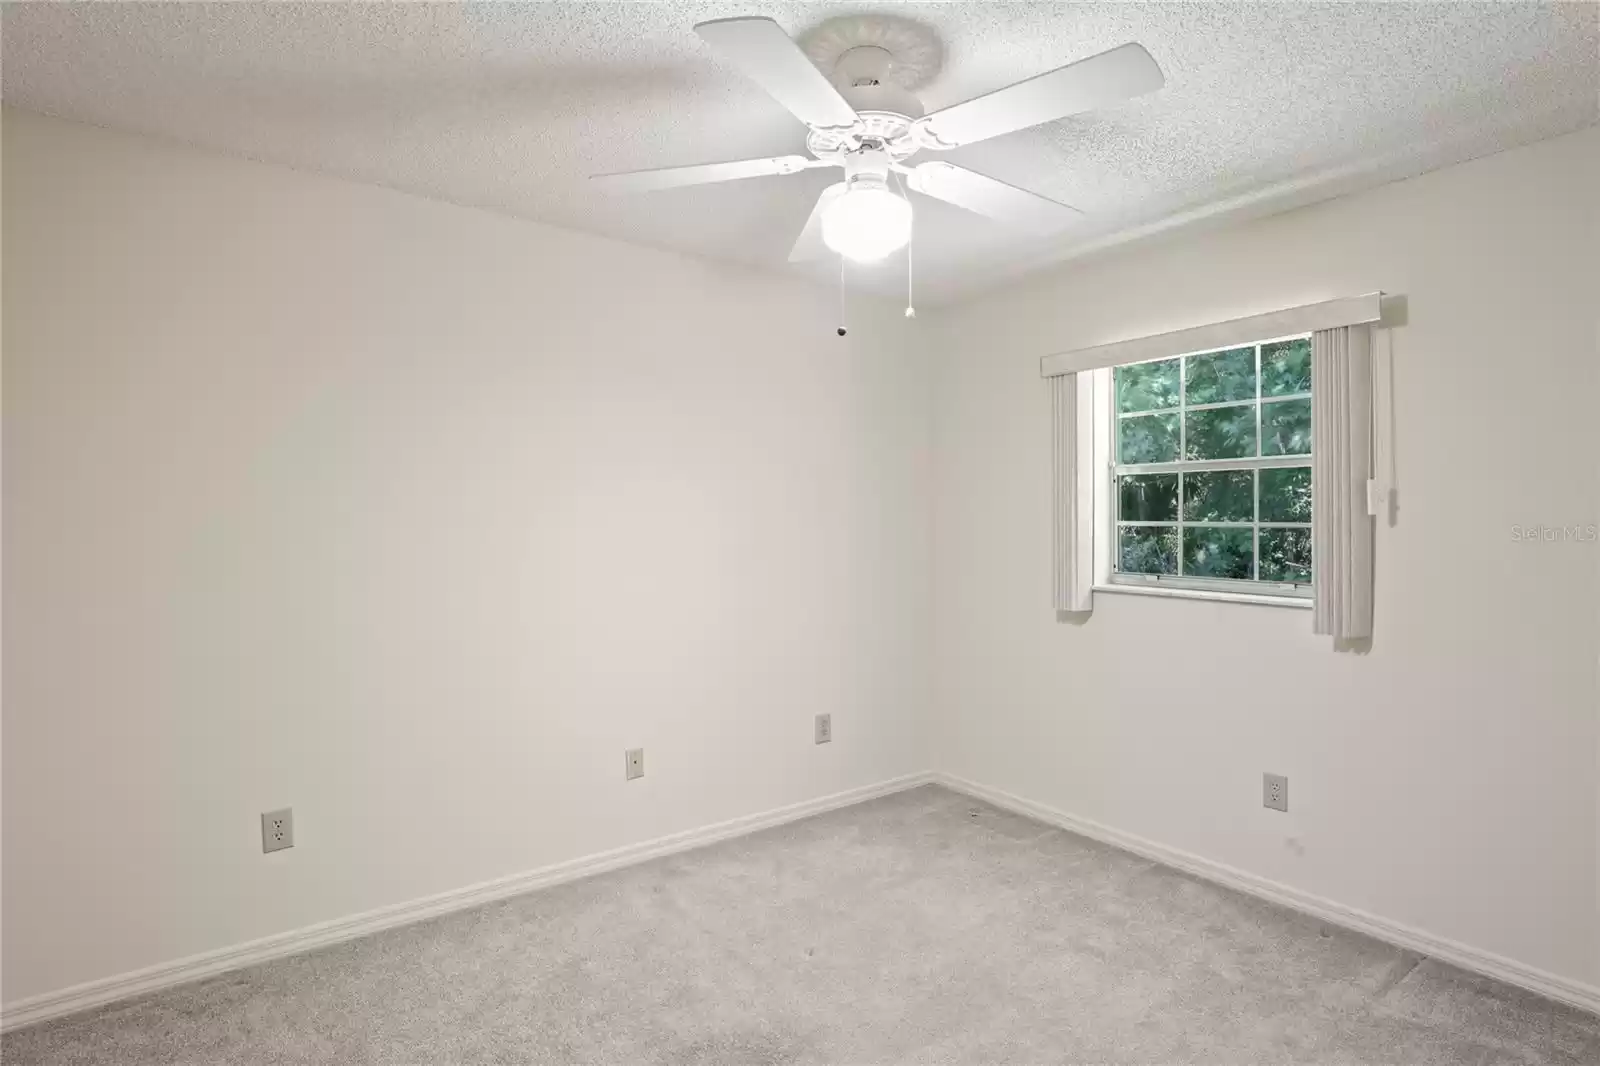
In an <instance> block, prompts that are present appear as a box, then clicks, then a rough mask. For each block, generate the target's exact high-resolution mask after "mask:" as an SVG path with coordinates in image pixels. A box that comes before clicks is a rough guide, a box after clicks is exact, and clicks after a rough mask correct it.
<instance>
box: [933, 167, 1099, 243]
mask: <svg viewBox="0 0 1600 1066" xmlns="http://www.w3.org/2000/svg"><path fill="white" fill-rule="evenodd" d="M907 180H908V183H909V184H910V186H911V187H912V188H913V189H915V190H916V191H917V192H920V193H922V194H924V195H925V196H932V197H935V198H937V199H940V200H944V201H946V202H947V203H952V204H955V205H956V206H957V207H964V208H966V209H967V210H968V211H972V212H974V213H976V214H979V215H983V216H985V217H987V218H992V219H994V220H995V221H997V222H1004V223H1006V224H1007V225H1010V226H1015V227H1017V228H1018V229H1023V230H1054V229H1059V228H1061V227H1062V226H1064V225H1070V224H1071V223H1072V222H1074V221H1076V220H1077V219H1079V218H1081V217H1083V212H1082V211H1079V210H1078V209H1077V208H1076V207H1068V206H1067V205H1066V204H1058V203H1056V202H1055V201H1054V200H1047V199H1045V198H1044V197H1043V196H1040V195H1039V194H1038V193H1031V192H1029V191H1028V190H1026V189H1019V188H1017V187H1016V186H1015V185H1007V184H1006V183H1005V182H1003V181H998V180H996V179H995V178H990V177H985V176H984V175H982V174H979V173H977V172H975V171H971V170H967V169H965V168H964V167H958V166H956V165H955V164H954V163H946V162H944V161H943V160H935V161H933V162H929V163H922V164H919V165H918V166H914V167H909V168H907Z"/></svg>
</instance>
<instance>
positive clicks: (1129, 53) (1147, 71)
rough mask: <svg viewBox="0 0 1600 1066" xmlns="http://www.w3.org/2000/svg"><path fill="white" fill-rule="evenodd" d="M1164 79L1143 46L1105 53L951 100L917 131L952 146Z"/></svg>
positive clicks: (1112, 99)
mask: <svg viewBox="0 0 1600 1066" xmlns="http://www.w3.org/2000/svg"><path fill="white" fill-rule="evenodd" d="M1165 84H1166V78H1165V77H1164V76H1163V75H1162V73H1161V68H1160V67H1159V66H1157V65H1156V61H1155V60H1154V59H1152V58H1150V53H1149V52H1146V51H1145V50H1144V46H1143V45H1138V44H1125V45H1122V46H1121V47H1120V48H1113V49H1111V51H1109V52H1101V53H1100V54H1099V55H1097V56H1090V57H1089V58H1088V59H1080V60H1078V61H1077V62H1076V63H1069V64H1068V65H1067V66H1064V67H1061V68H1059V69H1057V70H1052V71H1050V72H1049V73H1048V74H1040V75H1039V76H1038V77H1035V78H1029V79H1028V80H1027V81H1019V82H1017V83H1016V84H1015V85H1008V86H1006V87H1005V88H1004V89H996V90H995V91H994V92H992V93H988V94H987V95H984V96H979V97H976V98H975V99H972V100H968V101H967V102H965V103H961V104H954V105H952V106H950V107H947V108H945V109H944V110H942V111H935V112H934V113H933V114H931V115H929V116H927V117H926V118H924V119H921V120H920V121H918V123H917V128H918V130H919V131H920V132H921V133H922V134H923V135H924V136H926V137H928V138H929V140H930V142H931V143H932V144H935V145H937V146H938V147H940V148H955V147H956V146H958V145H963V144H971V143H973V142H974V141H984V140H988V139H989V138H990V137H998V136H1000V135H1001V134H1002V133H1011V132H1013V131H1015V130H1023V129H1027V128H1028V127H1029V126H1037V125H1039V124H1040V123H1041V122H1053V121H1054V120H1056V119H1058V118H1065V117H1066V116H1068V115H1076V114H1078V113H1079V112H1080V111H1092V110H1094V109H1095V108H1097V107H1110V106H1111V105H1112V104H1120V103H1121V102H1122V101H1124V100H1131V99H1132V98H1133V97H1135V96H1143V95H1144V94H1145V93H1148V92H1154V91H1155V90H1156V89H1159V88H1161V86H1163V85H1165Z"/></svg>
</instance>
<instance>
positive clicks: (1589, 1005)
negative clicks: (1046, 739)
mask: <svg viewBox="0 0 1600 1066" xmlns="http://www.w3.org/2000/svg"><path fill="white" fill-rule="evenodd" d="M932 776H933V780H934V781H935V783H937V784H941V785H944V786H945V787H946V788H950V789H954V790H955V791H957V792H962V793H965V794H966V795H968V796H972V797H973V798H974V799H980V800H983V801H984V802H986V803H991V804H993V805H994V806H996V807H1001V808H1004V809H1005V810H1009V811H1014V812H1016V813H1017V814H1021V815H1026V816H1027V817H1029V818H1033V819H1036V820H1038V821H1041V822H1045V823H1048V824H1050V825H1054V826H1058V827H1060V828H1062V829H1066V830H1068V831H1070V832H1073V833H1077V834H1078V835H1080V836H1085V837H1088V838H1090V839H1091V840H1098V841H1100V842H1101V843H1103V844H1110V845H1111V846H1112V847H1114V848H1120V849H1121V850H1123V851H1128V852H1132V853H1133V854H1135V855H1139V856H1142V857H1143V858H1146V859H1150V860H1151V861H1153V862H1158V863H1160V864H1161V865H1163V866H1171V867H1173V868H1175V869H1178V870H1182V871H1184V872H1185V873H1190V874H1193V875H1194V876H1196V877H1199V878H1202V879H1204V880H1207V881H1211V882H1214V883H1216V884H1219V885H1223V886H1225V887H1227V888H1232V889H1236V890H1237V891H1239V892H1243V893H1245V894H1246V895H1250V896H1255V897H1257V898H1259V899H1264V900H1267V901H1268V902H1271V903H1276V904H1278V905H1279V906H1283V907H1288V908H1289V909H1290V910H1295V911H1299V912H1301V913H1302V914H1309V915H1311V916H1312V917H1314V918H1320V919H1322V920H1323V921H1325V922H1328V923H1329V924H1330V925H1337V926H1341V927H1343V928H1345V929H1352V930H1355V931H1356V932H1358V933H1364V934H1366V935H1367V936H1370V937H1372V938H1374V939H1376V940H1382V941H1385V942H1387V943H1390V944H1393V945H1395V946H1396V947H1401V948H1405V949H1406V950H1408V951H1415V952H1417V953H1418V954H1421V955H1427V956H1430V957H1431V958H1435V959H1438V960H1439V961H1441V962H1447V963H1449V964H1450V965H1452V966H1458V967H1460V968H1461V969H1463V970H1470V971H1471V972H1473V973H1477V974H1482V975H1483V976H1485V977H1493V978H1495V979H1496V980H1498V981H1504V982H1505V983H1506V984H1509V985H1516V986H1517V987H1519V988H1524V989H1527V990H1528V991H1530V992H1536V993H1538V994H1539V995H1542V996H1546V997H1548V998H1550V999H1554V1000H1559V1001H1560V1002H1562V1003H1568V1004H1571V1005H1572V1006H1574V1007H1579V1008H1581V1009H1583V1010H1587V1011H1591V1012H1593V1013H1595V1014H1600V987H1596V986H1594V985H1588V984H1584V983H1582V982H1581V981H1574V980H1571V979H1570V978H1566V977H1561V976H1558V975H1556V974H1553V973H1548V972H1546V971H1544V970H1538V969H1535V968H1534V967H1532V966H1525V965H1523V964H1522V963H1520V962H1516V961H1514V960H1512V959H1508V958H1505V957H1504V956H1501V955H1495V954H1493V953H1491V952H1487V951H1482V950H1480V949H1478V948H1475V947H1472V946H1470V945H1468V944H1462V943H1459V942H1457V941H1454V940H1447V939H1445V938H1444V937H1440V936H1435V935H1433V934H1432V933H1428V932H1424V931H1423V930H1421V929H1414V928H1412V927H1411V926H1408V925H1401V924H1400V923H1399V922H1392V921H1390V920H1389V919H1387V918H1380V917H1379V916H1377V915H1375V914H1368V913H1367V912H1366V911H1361V910H1356V909H1355V908H1354V907H1346V906H1344V905H1343V904H1341V903H1335V902H1333V901H1332V900H1328V899H1323V898H1322V897H1320V896H1313V895H1311V894H1310V893H1308V892H1302V891H1301V890H1300V889H1297V888H1291V887H1289V886H1288V885H1285V884H1280V883H1279V882H1277V881H1269V880H1267V879H1266V878H1264V877H1257V876H1256V875H1255V874H1251V873H1246V872H1245V871H1243V870H1237V869H1234V868H1233V867H1232V866H1227V865H1224V864H1223V863H1220V862H1213V861H1212V860H1210V859H1204V858H1201V857H1200V856H1198V855H1193V854H1190V853H1189V852H1186V851H1179V850H1178V849H1177V848H1171V847H1168V846H1167V845H1165V844H1158V843H1156V842H1155V841H1152V840H1145V839H1144V838H1143V837H1137V836H1134V835H1133V834H1131V833H1124V832H1122V831H1121V830H1120V829H1112V828H1111V827H1110V826H1105V825H1100V824H1099V823H1098V822H1091V821H1089V820H1088V819H1086V818H1079V817H1077V816H1076V815H1071V814H1067V813H1065V812H1064V811H1058V810H1056V809H1055V808H1053V807H1047V806H1045V805H1044V804H1042V803H1035V802H1033V801H1032V800H1026V799H1023V798H1022V797H1020V796H1014V795H1012V794H1011V793H1009V792H1002V791H1001V790H1000V789H997V788H990V787H988V786H987V785H980V784H978V783H977V782H975V781H968V780H966V779H965V778H961V777H956V776H955V775H953V774H947V773H943V772H938V773H935V774H933V775H932Z"/></svg>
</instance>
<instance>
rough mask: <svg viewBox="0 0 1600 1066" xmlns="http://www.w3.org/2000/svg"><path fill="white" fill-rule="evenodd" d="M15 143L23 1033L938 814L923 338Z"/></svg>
mask: <svg viewBox="0 0 1600 1066" xmlns="http://www.w3.org/2000/svg"><path fill="white" fill-rule="evenodd" d="M4 138H5V139H4V167H5V175H4V218H5V229H4V260H5V281H6V285H5V293H4V337H3V340H4V358H5V382H4V405H5V406H4V493H5V495H4V555H5V568H6V573H5V577H6V581H5V587H4V612H5V621H6V625H5V634H4V642H5V643H4V659H5V676H4V767H3V773H4V795H3V801H4V827H3V832H4V882H3V893H4V914H3V920H4V931H5V951H4V998H5V1000H6V1001H7V1002H15V1001H16V1000H18V999H22V998H25V997H28V996H31V995H34V994H37V993H42V992H46V991H51V990H56V989H60V988H62V987H64V986H69V985H72V984H75V983H78V982H82V981H86V980H89V979H93V978H100V977H106V976H110V975H114V974H119V973H123V972H126V971H129V970H132V969H135V968H138V967H142V966H146V965H149V964H153V963H158V962H164V961H168V960H172V959H175V958H178V957H181V956H184V955H188V954H191V953H194V952H200V951H203V950H207V949H212V948H218V947H222V946H225V945H231V944H235V943H238V942H240V941H244V940H248V939H251V938H254V937H259V936H262V935H266V934H270V933H274V932H278V931H282V930H289V929H294V928H299V927H302V926H305V925H307V924H310V923H313V922H317V921H321V920H324V919H331V918H336V917H342V916H345V915H350V914H353V913H356V912H360V911H364V910H367V909H369V908H373V907H377V906H380V905H383V904H391V903H396V902H400V901H405V900H410V899H414V898H417V897H420V896H425V895H428V894H431V893H435V892H440V891H444V890H448V889H454V888H459V887H462V886H465V885H468V884H472V883H474V882H478V881H482V880H486V879H489V878H493V877H497V876H500V875H505V874H512V873H516V872H520V871H524V870H529V869H532V868H535V867H539V866H542V865H545V864H548V863H551V862H554V861H557V860H562V859H568V858H572V857H576V856H581V855H586V854H591V853H594V852H597V851H601V850H603V849H608V848H612V847H616V846H619V845H623V844H627V843H630V842H634V841H640V840H645V839H649V838H653V837H657V836H660V835H662V834H666V833H669V832H673V831H677V830H683V829H688V828H692V827H698V826H703V825H706V824H709V823H713V822H717V821H720V820H723V819H727V818H730V817H734V816H737V815H743V814H748V813H753V812H758V811H764V810H768V809H771V808H774V807H778V806H780V805H784V804H789V803H793V802H796V801H800V800H805V799H808V798H812V797H817V796H822V795H826V794H830V793H833V792H837V791H840V790H843V789H846V788H850V787H853V786H860V785H866V784H871V783H876V782H880V781H882V780H885V779H887V778H890V777H893V776H895V775H899V774H903V773H906V772H910V771H915V770H921V769H924V768H925V767H926V764H927V761H928V760H927V757H926V755H925V754H924V753H923V752H922V751H921V750H920V748H919V746H918V739H917V738H918V733H917V731H916V729H915V724H916V723H915V716H916V715H918V714H919V713H920V711H921V710H922V708H923V705H924V704H925V702H926V700H925V680H924V679H925V677H926V674H927V670H926V656H925V653H926V649H927V636H928V624H927V621H926V619H927V618H928V614H929V611H928V599H929V589H928V567H929V537H930V533H929V523H928V500H929V496H928V491H929V476H930V475H929V469H928V425H927V409H928V405H927V401H926V396H925V390H926V378H925V374H924V372H923V363H922V360H921V359H920V358H919V357H917V356H916V355H915V354H914V352H913V349H912V345H911V343H910V340H909V338H910V334H909V332H908V330H909V326H908V324H907V323H906V322H905V321H904V320H903V319H902V318H901V317H900V316H899V313H898V310H897V309H896V308H894V307H888V306H884V307H877V306H868V305H866V304H865V303H863V304H861V305H859V306H858V307H857V308H856V311H855V313H854V315H853V322H852V325H853V327H854V328H853V329H852V332H851V335H850V337H849V339H848V340H847V341H841V340H840V339H839V338H838V337H836V336H835V335H834V325H835V310H834V309H835V307H836V300H837V294H836V293H833V292H830V291H827V290H823V289H815V288H812V287H809V286H807V285H803V284H800V283H797V282H792V281H789V280H782V279H779V278H777V277H775V276H765V275H762V274H759V273H753V272H751V271H749V270H746V269H740V268H734V267H727V268H723V267H717V266H712V265H709V264H707V263H704V262H698V261H694V260H691V259H686V258H682V257H679V256H674V255H668V254H662V253H656V252H651V251H646V250H643V249H638V248H634V247H630V246H627V245H623V244H619V243H616V242H611V241H605V240H601V239H597V238H591V237H588V236H581V235H577V234H572V233H568V232H563V231H559V230H555V229H551V228H547V227H543V226H539V225H534V224H531V223H525V222H518V221H513V220H510V219H507V218H503V217H497V216H494V215H490V214H485V213H481V212H475V211H471V210H466V209H462V208H458V207H452V206H447V205H444V204H439V203H432V202H428V201H424V200H419V199H416V198H413V197H408V196H402V195H399V194H396V193H391V192H387V191H384V190H381V189H375V188H370V187H364V186H359V185H353V184H346V183H342V182H337V181H330V180H324V179H321V178H316V177H312V176H308V175H303V174H297V173H294V172H291V171H287V170H282V169H277V168H271V167H265V166H259V165H256V164H252V163H247V162H242V161H236V160H230V159H225V158H222V157H219V156H214V155H209V154H203V153H199V152H191V151H188V150H185V149H181V148H177V147H173V146H169V145H165V144H160V143H157V142H154V141H148V140H140V139H135V138H131V137H124V136H121V135H116V134H111V133H107V132H103V131H98V130H94V129H90V128H88V127H82V126H72V125H67V124H63V123H57V122H52V121H48V120H44V119H40V118H36V117H33V116H28V115H22V114H14V113H7V114H6V116H5V121H4ZM820 711H829V712H831V713H832V714H833V716H834V734H835V740H834V742H833V743H832V744H831V745H828V746H825V747H815V746H813V745H812V742H811V741H812V737H811V729H812V715H813V714H814V713H817V712H820ZM635 745H642V746H643V747H644V748H645V749H646V750H647V760H646V764H647V771H648V772H647V775H646V777H645V778H644V780H642V781H639V782H634V783H624V780H623V772H622V771H623V767H622V756H623V749H624V748H626V747H631V746H635ZM284 805H293V807H294V809H295V815H296V819H297V830H298V846H297V847H296V848H295V849H294V850H293V851H290V852H285V853H282V854H279V855H274V856H270V857H264V856H263V855H262V854H261V853H260V839H259V835H258V826H257V820H256V819H257V815H258V812H261V811H264V810H268V809H271V808H274V807H278V806H284Z"/></svg>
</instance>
